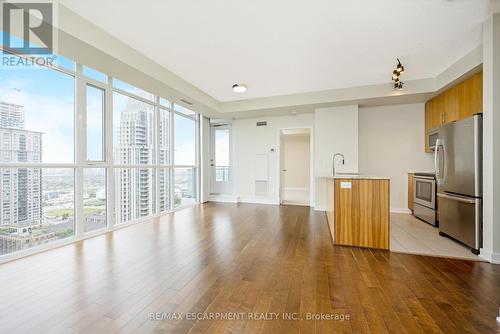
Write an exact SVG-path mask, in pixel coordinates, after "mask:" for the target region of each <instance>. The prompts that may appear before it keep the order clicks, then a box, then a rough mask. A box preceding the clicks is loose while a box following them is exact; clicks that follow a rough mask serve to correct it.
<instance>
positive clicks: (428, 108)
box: [425, 72, 483, 152]
mask: <svg viewBox="0 0 500 334" xmlns="http://www.w3.org/2000/svg"><path fill="white" fill-rule="evenodd" d="M482 112H483V72H478V73H476V74H474V75H473V76H471V77H469V78H468V79H467V80H465V81H463V82H461V83H459V84H457V85H455V86H453V87H450V88H448V89H447V90H446V91H444V92H443V93H441V94H439V95H438V96H436V97H434V98H433V99H431V100H429V101H427V102H426V103H425V151H426V152H431V150H430V149H429V143H428V142H427V133H428V131H429V130H430V129H432V128H435V127H438V126H440V125H442V124H446V123H450V122H453V121H457V120H460V119H463V118H466V117H469V116H472V115H474V114H477V113H482Z"/></svg>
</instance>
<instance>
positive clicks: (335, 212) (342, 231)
mask: <svg viewBox="0 0 500 334" xmlns="http://www.w3.org/2000/svg"><path fill="white" fill-rule="evenodd" d="M324 178H325V179H326V187H327V199H326V200H327V203H326V204H327V205H326V215H327V218H328V225H329V227H330V232H331V234H332V239H333V243H334V244H336V245H348V246H357V247H367V248H378V249H389V240H390V236H389V222H390V214H389V206H390V203H389V202H390V200H389V198H390V197H389V189H390V179H389V178H387V177H376V176H365V175H336V176H335V177H333V176H330V177H324Z"/></svg>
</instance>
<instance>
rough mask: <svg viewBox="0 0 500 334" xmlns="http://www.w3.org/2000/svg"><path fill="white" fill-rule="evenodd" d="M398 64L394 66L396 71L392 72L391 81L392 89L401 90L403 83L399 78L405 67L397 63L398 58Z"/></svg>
mask: <svg viewBox="0 0 500 334" xmlns="http://www.w3.org/2000/svg"><path fill="white" fill-rule="evenodd" d="M396 59H397V61H398V63H397V65H396V69H395V70H394V71H392V81H394V89H397V90H402V89H403V85H404V83H403V82H402V81H401V80H400V79H399V76H400V75H401V74H402V73H404V71H405V67H404V66H403V64H401V62H400V61H399V58H396Z"/></svg>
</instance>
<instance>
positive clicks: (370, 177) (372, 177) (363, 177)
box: [318, 174, 391, 180]
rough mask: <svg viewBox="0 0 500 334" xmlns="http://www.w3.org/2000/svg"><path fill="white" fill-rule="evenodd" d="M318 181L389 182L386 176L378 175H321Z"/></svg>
mask: <svg viewBox="0 0 500 334" xmlns="http://www.w3.org/2000/svg"><path fill="white" fill-rule="evenodd" d="M318 178H319V179H330V180H338V179H353V180H390V179H391V178H390V177H388V176H378V175H368V174H335V176H332V175H323V176H318Z"/></svg>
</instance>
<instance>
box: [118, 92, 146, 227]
mask: <svg viewBox="0 0 500 334" xmlns="http://www.w3.org/2000/svg"><path fill="white" fill-rule="evenodd" d="M154 142H155V131H154V113H153V107H152V106H149V105H147V104H144V103H142V102H139V101H136V100H134V99H128V101H127V106H126V110H124V111H123V112H122V113H121V114H120V123H119V142H118V146H117V147H116V148H115V162H117V163H118V164H120V165H147V164H153V163H154V162H155V161H154V156H155V147H154ZM118 173H119V176H118V178H117V181H118V182H117V184H116V185H115V187H116V191H117V192H116V193H117V196H116V199H117V201H116V213H117V217H116V220H117V222H119V223H121V222H126V221H129V220H132V219H135V218H140V217H144V216H147V215H148V214H149V213H150V212H153V211H154V206H155V198H154V192H153V189H154V188H153V187H154V185H155V178H154V173H153V170H152V169H147V168H121V169H119V172H118Z"/></svg>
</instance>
